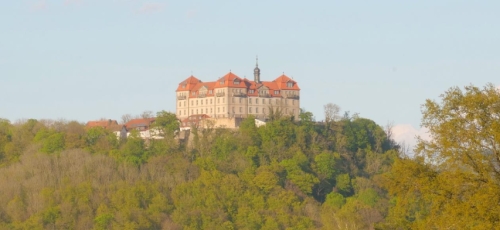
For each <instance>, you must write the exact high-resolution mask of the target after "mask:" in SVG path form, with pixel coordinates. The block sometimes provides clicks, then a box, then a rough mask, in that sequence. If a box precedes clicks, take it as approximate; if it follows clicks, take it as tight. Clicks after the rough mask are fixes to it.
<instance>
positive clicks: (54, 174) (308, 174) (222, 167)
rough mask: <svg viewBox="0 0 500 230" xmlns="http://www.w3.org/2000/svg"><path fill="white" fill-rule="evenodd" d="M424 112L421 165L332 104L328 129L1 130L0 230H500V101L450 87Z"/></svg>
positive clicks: (51, 126)
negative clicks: (153, 136) (144, 134)
mask: <svg viewBox="0 0 500 230" xmlns="http://www.w3.org/2000/svg"><path fill="white" fill-rule="evenodd" d="M442 100H443V101H442V102H435V101H427V103H426V104H425V105H424V106H423V113H424V117H423V124H424V125H425V126H427V127H429V128H430V130H431V134H432V136H433V139H432V140H431V141H429V142H425V141H421V142H420V144H419V146H418V148H417V149H416V155H415V157H414V158H408V157H407V156H406V155H404V154H402V153H401V151H402V150H401V149H400V147H399V146H398V145H397V144H396V143H395V142H394V141H392V140H391V139H390V130H385V129H384V128H382V127H381V126H380V125H378V124H376V123H375V122H373V121H371V120H369V119H366V118H361V117H358V116H357V115H354V116H350V115H349V114H348V113H345V114H344V115H343V116H339V114H338V111H339V110H338V108H337V107H336V106H334V105H331V104H330V105H327V106H325V114H326V118H327V119H326V120H325V122H321V123H318V122H315V121H314V119H313V114H311V113H310V112H307V111H303V112H302V113H301V115H300V119H294V118H293V117H287V116H280V115H276V116H273V119H272V120H271V121H270V122H268V123H267V124H266V125H265V126H262V127H259V128H257V127H256V126H255V123H254V120H253V119H252V118H249V119H246V120H245V121H244V122H243V123H242V124H241V127H240V129H239V130H227V129H210V128H208V129H203V130H201V129H200V130H196V129H194V130H192V132H191V134H190V135H193V136H192V143H186V142H185V141H178V140H177V139H176V138H175V133H176V132H175V130H176V129H177V128H178V124H177V123H175V122H173V121H172V120H173V119H172V116H175V115H173V114H170V113H168V112H165V111H161V112H158V114H157V116H158V118H157V124H156V126H157V127H158V128H160V129H162V130H163V134H164V136H165V139H162V140H151V141H150V142H148V143H146V142H145V141H144V140H142V139H141V138H139V137H138V136H137V135H136V134H132V135H131V136H130V137H129V138H127V139H126V140H119V139H117V138H116V136H115V135H114V134H113V133H111V132H110V131H108V130H105V129H103V128H91V129H86V128H85V127H84V125H82V124H80V123H78V122H74V121H71V122H68V121H47V120H43V121H38V120H32V119H31V120H26V121H22V122H16V123H11V122H10V121H8V120H0V163H1V166H0V186H1V187H0V229H443V228H449V229H494V228H497V226H498V221H499V218H500V215H499V213H500V210H499V208H498V205H497V203H498V199H500V196H499V195H500V192H499V191H500V189H499V186H498V179H499V176H498V175H500V173H499V171H500V170H499V162H500V160H499V159H500V157H499V156H500V153H499V150H498V149H500V146H499V145H498V143H499V140H500V132H499V131H498V130H500V129H499V128H500V120H499V119H500V96H499V93H498V91H497V90H496V89H495V88H494V87H493V86H492V85H488V86H486V87H485V88H484V89H479V88H476V87H473V86H470V87H466V88H465V92H462V91H461V90H460V89H458V88H452V89H450V90H449V91H447V92H446V93H445V95H443V97H442Z"/></svg>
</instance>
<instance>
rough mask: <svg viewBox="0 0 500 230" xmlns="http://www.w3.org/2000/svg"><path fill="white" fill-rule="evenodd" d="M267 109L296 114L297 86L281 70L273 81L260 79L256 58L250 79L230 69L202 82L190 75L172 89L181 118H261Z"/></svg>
mask: <svg viewBox="0 0 500 230" xmlns="http://www.w3.org/2000/svg"><path fill="white" fill-rule="evenodd" d="M270 110H274V111H276V110H280V111H281V113H282V114H284V115H291V116H295V117H298V115H299V113H300V88H299V86H298V84H297V82H296V81H294V80H293V79H291V78H289V77H288V76H286V75H285V74H283V75H281V76H279V77H278V78H276V79H275V80H273V81H261V80H260V69H259V64H258V62H257V63H256V66H255V69H254V79H253V81H251V80H248V79H246V78H240V77H238V76H237V75H235V74H233V73H232V72H229V73H228V74H226V75H224V76H223V77H221V78H219V79H218V80H216V81H212V82H202V81H201V80H199V79H198V78H196V77H194V76H192V75H191V76H190V77H188V78H187V79H186V80H184V81H182V82H181V83H180V84H179V86H178V87H177V90H176V114H177V117H178V118H179V119H180V120H181V121H182V120H185V119H187V118H189V117H192V116H194V115H206V116H208V117H211V118H215V119H219V118H245V117H248V116H249V115H253V116H254V117H256V118H257V119H260V120H264V121H265V120H267V119H268V118H269V115H270Z"/></svg>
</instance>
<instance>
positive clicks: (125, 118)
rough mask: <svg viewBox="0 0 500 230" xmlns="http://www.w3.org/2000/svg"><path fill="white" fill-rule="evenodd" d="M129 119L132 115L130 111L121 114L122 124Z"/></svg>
mask: <svg viewBox="0 0 500 230" xmlns="http://www.w3.org/2000/svg"><path fill="white" fill-rule="evenodd" d="M130 120H132V115H131V114H130V113H127V114H123V115H122V124H125V123H127V122H129V121H130Z"/></svg>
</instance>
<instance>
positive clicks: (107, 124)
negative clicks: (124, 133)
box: [85, 120, 118, 129]
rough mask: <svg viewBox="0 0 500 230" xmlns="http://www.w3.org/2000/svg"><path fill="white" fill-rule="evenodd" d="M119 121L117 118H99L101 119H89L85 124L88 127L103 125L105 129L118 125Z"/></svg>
mask: <svg viewBox="0 0 500 230" xmlns="http://www.w3.org/2000/svg"><path fill="white" fill-rule="evenodd" d="M117 125H118V122H116V120H99V121H89V122H87V124H86V125H85V127H87V128H93V127H102V128H105V129H108V128H111V127H112V126H117Z"/></svg>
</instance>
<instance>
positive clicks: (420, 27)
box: [0, 0, 500, 144]
mask: <svg viewBox="0 0 500 230" xmlns="http://www.w3.org/2000/svg"><path fill="white" fill-rule="evenodd" d="M499 11H500V1H486V0H484V1H463V0H432V1H431V0H420V1H400V0H377V1H373V0H370V1H361V0H354V1H345V0H342V1H336V0H328V1H295V0H288V1H278V0H268V1H234V0H233V1H229V0H212V1H190V0H183V1H162V0H150V1H142V0H16V1H0V31H1V32H0V117H2V118H6V119H9V120H11V121H13V122H14V121H16V120H18V119H24V118H35V119H67V120H77V121H80V122H86V121H88V120H95V119H100V118H109V119H116V120H120V117H121V116H122V115H123V114H141V113H142V112H143V111H146V110H149V111H153V112H157V111H160V110H167V111H174V110H175V89H176V88H177V85H178V84H179V83H180V82H181V81H183V80H184V79H185V78H187V77H189V76H190V75H191V74H193V75H194V76H196V77H197V78H199V79H200V80H202V81H214V80H216V79H218V78H220V77H222V76H224V75H225V74H227V73H228V72H229V71H231V72H232V73H234V74H236V75H238V76H240V77H247V78H252V76H253V72H252V71H253V68H254V67H255V58H256V56H257V55H258V57H259V67H260V69H261V79H262V80H269V81H270V80H274V79H275V78H277V77H278V76H280V75H281V74H282V73H283V72H284V73H285V74H286V75H288V76H290V77H293V78H294V80H296V81H297V82H298V84H299V86H300V88H301V107H303V108H304V109H306V110H307V111H311V112H312V113H313V114H314V115H315V118H316V120H322V119H324V116H323V105H325V104H327V103H334V104H337V105H339V106H340V107H341V108H342V111H349V112H350V114H354V113H358V114H359V116H361V117H364V118H368V119H371V120H374V121H375V122H377V123H378V124H380V125H381V126H385V125H386V124H388V123H392V124H394V126H395V128H394V133H395V135H396V136H397V137H396V138H397V140H398V141H405V142H406V143H410V144H413V143H414V140H413V137H414V136H415V135H419V134H420V135H427V134H426V133H425V128H422V127H420V119H421V105H422V104H423V103H424V102H425V100H426V99H433V100H439V95H440V94H442V93H444V92H445V91H446V90H447V89H449V88H450V87H454V86H459V87H463V86H466V85H469V84H473V85H476V86H480V87H482V86H484V85H486V84H487V83H493V84H494V85H500V78H499V75H500V45H499V41H500V24H499V22H500V14H499V13H498V12H499Z"/></svg>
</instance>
